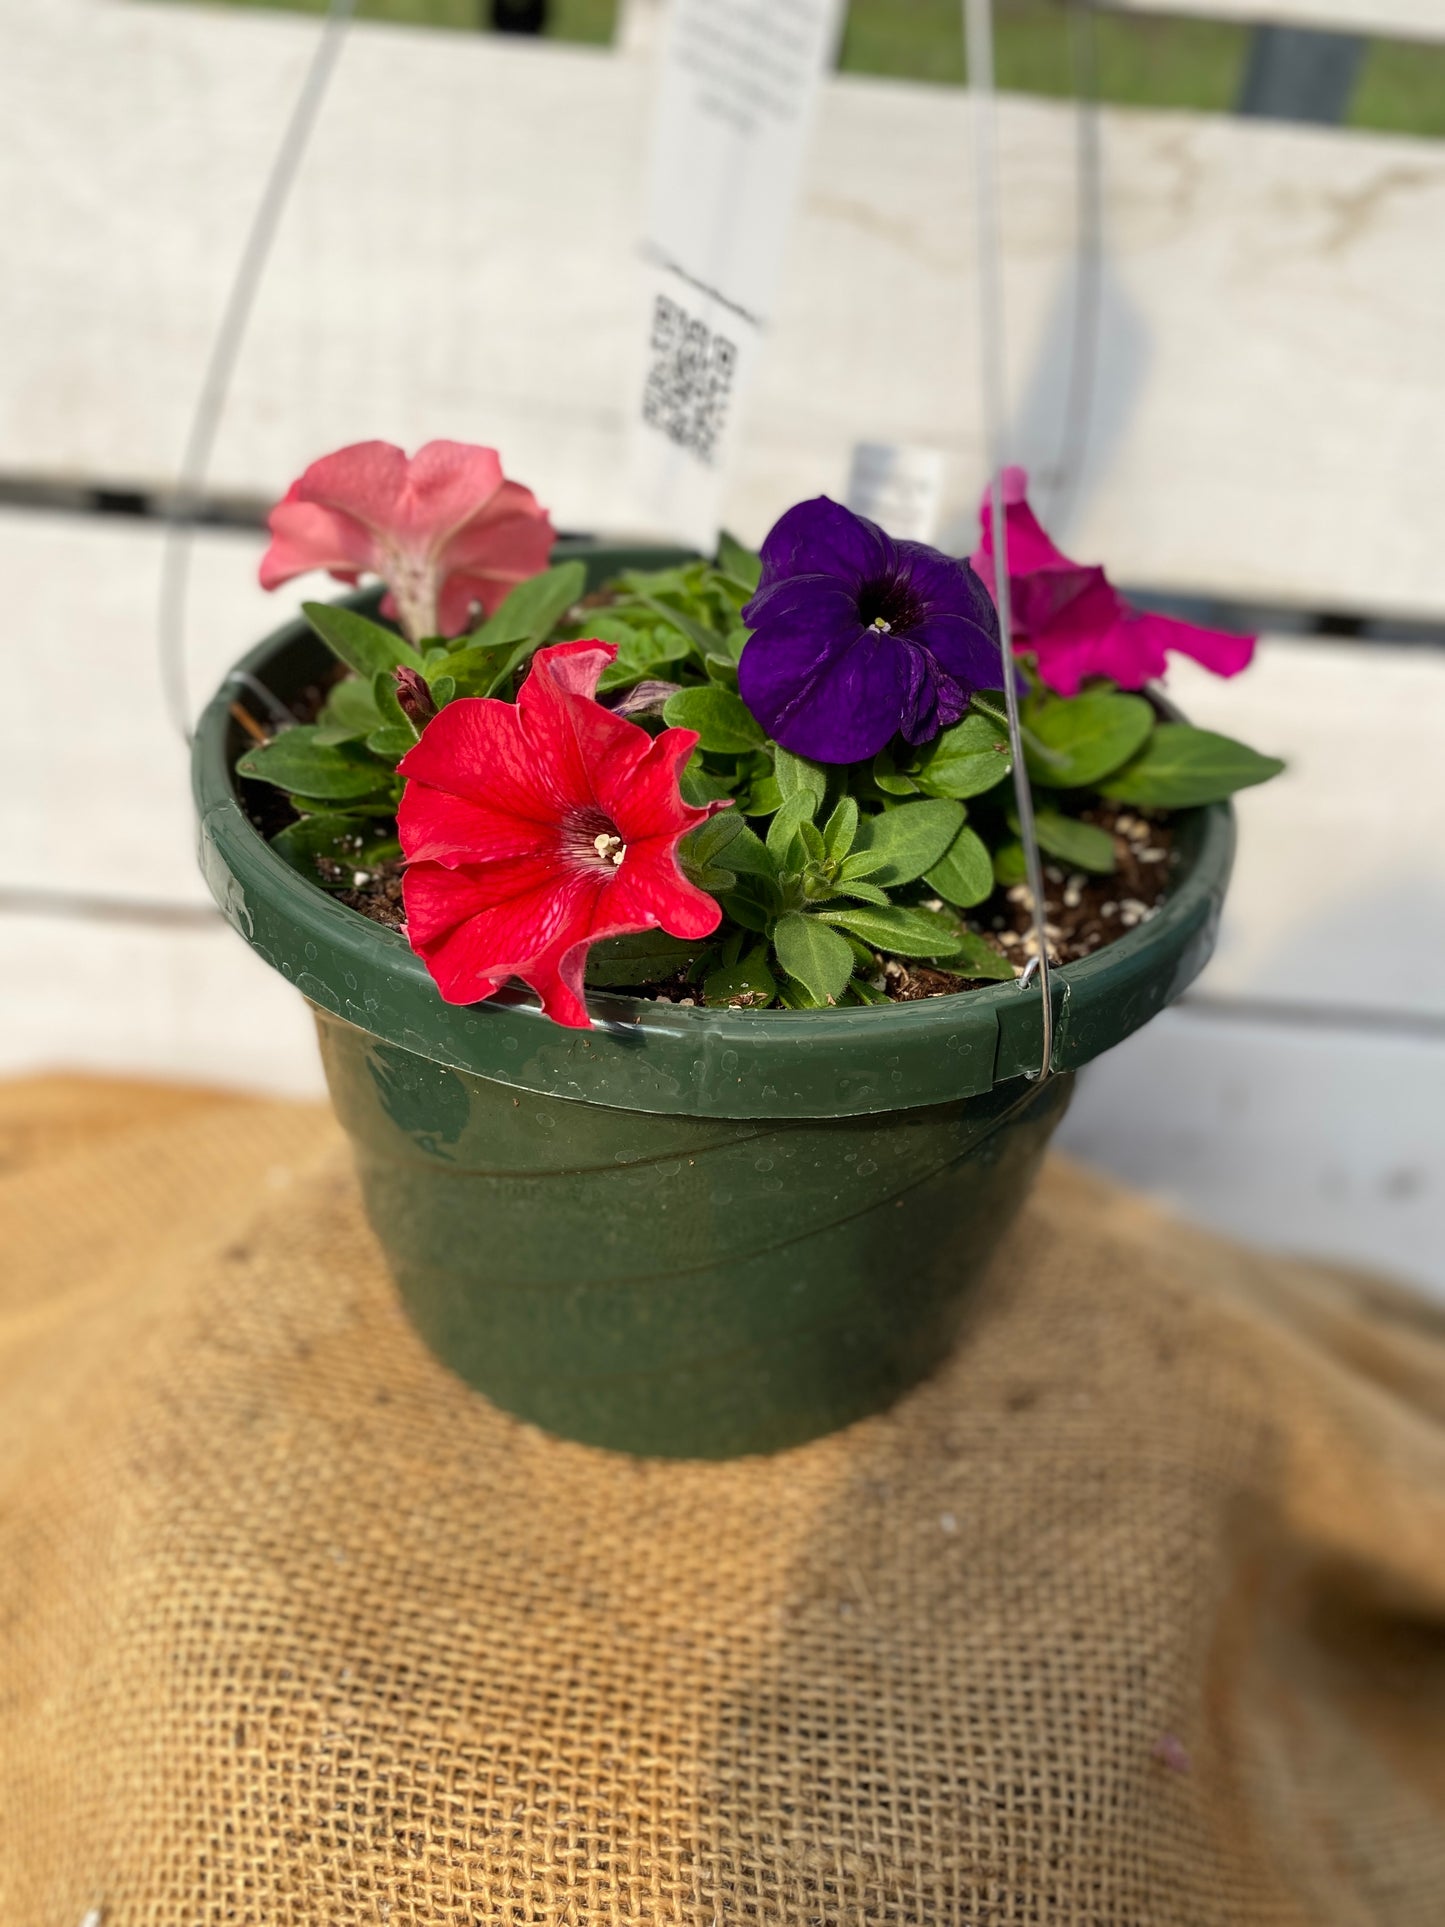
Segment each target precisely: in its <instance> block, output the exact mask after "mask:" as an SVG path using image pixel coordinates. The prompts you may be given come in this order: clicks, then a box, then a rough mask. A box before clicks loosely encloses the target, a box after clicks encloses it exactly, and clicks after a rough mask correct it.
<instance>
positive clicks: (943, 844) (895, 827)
mask: <svg viewBox="0 0 1445 1927" xmlns="http://www.w3.org/2000/svg"><path fill="white" fill-rule="evenodd" d="M962 828H963V808H962V805H961V804H958V803H954V802H948V801H944V800H940V799H930V800H927V801H919V802H917V803H900V804H899V806H898V808H897V809H893V810H885V811H884V812H883V814H882V815H881V816H870V817H865V818H864V819H863V821H862V822H861V823H860V824H859V825H858V842H857V846H856V847H857V849H858V850H860V851H866V852H867V854H868V855H870V856H874V857H882V858H883V865H882V867H881V868H879V869H874V870H873V871H872V872H871V874H872V877H873V880H874V881H875V882H876V883H881V884H882V885H883V887H884V889H890V888H891V887H892V886H893V885H895V884H898V883H911V882H912V881H913V879H914V878H915V877H921V876H922V875H923V873H924V872H925V871H926V870H930V869H932V867H933V865H934V864H935V863H937V862H938V860H939V858H940V857H941V856H942V855H943V853H944V851H945V850H946V849H947V848H948V846H949V844H950V843H952V841H953V839H954V838H955V837H956V836H957V835H958V833H959V831H960V830H961V829H962Z"/></svg>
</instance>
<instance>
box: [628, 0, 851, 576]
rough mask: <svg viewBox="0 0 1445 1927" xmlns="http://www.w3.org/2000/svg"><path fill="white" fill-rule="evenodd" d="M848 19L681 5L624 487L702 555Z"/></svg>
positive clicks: (729, 1) (821, 3) (668, 43)
mask: <svg viewBox="0 0 1445 1927" xmlns="http://www.w3.org/2000/svg"><path fill="white" fill-rule="evenodd" d="M841 26H842V0H673V5H672V9H671V17H670V20H669V22H668V28H667V33H666V38H665V40H664V44H663V50H662V55H661V59H660V62H659V76H658V90H657V104H656V108H655V121H654V126H653V138H652V157H651V171H650V178H649V185H648V194H647V211H646V219H645V227H644V234H643V259H644V264H645V271H644V276H643V282H644V298H645V304H646V305H645V310H644V314H643V316H642V317H641V320H640V327H639V334H640V336H641V339H642V344H643V350H644V355H643V360H644V367H643V371H642V375H641V380H640V386H639V392H638V393H637V394H636V395H635V398H634V402H633V407H634V415H633V420H632V424H631V459H630V462H629V471H630V483H631V488H630V493H631V496H632V503H633V509H634V513H635V514H636V515H637V517H638V518H639V520H640V522H641V525H642V526H644V527H645V528H647V529H649V530H650V531H654V532H656V533H658V534H666V535H671V536H674V537H676V538H677V539H678V540H681V541H685V542H689V543H693V544H695V545H696V546H697V547H699V548H701V549H704V550H707V551H709V552H710V551H711V548H712V546H713V544H714V542H715V541H716V539H717V533H718V528H719V522H720V516H721V508H722V498H723V490H724V487H725V485H726V481H727V475H728V470H729V467H730V464H731V461H732V456H733V451H734V448H735V446H736V441H737V435H738V429H739V423H740V417H741V409H742V398H743V394H744V391H745V389H746V387H747V383H748V379H749V377H750V375H751V373H752V369H753V367H754V364H755V362H756V358H757V355H758V353H759V351H760V349H761V346H762V342H763V337H764V335H765V333H766V330H767V326H768V320H769V317H770V314H771V311H772V305H773V299H774V295H775V291H776V289H777V285H778V279H779V276H780V273H781V270H782V264H783V258H784V255H785V252H786V249H787V243H788V235H789V230H790V228H791V226H792V220H793V213H794V209H795V207H796V203H797V198H798V188H799V184H800V180H801V176H802V167H803V157H804V153H805V150H806V146H807V140H808V134H809V129H810V126H811V122H812V116H813V109H814V107H815V105H816V101H817V94H818V84H819V82H820V80H821V79H822V76H823V74H824V73H825V72H827V71H828V69H829V68H830V67H831V66H832V64H833V61H834V57H835V54H836V50H837V44H838V35H839V32H840V30H841Z"/></svg>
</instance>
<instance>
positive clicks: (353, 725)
mask: <svg viewBox="0 0 1445 1927" xmlns="http://www.w3.org/2000/svg"><path fill="white" fill-rule="evenodd" d="M316 720H317V722H318V723H319V724H321V725H322V726H323V727H335V728H337V729H344V730H346V731H348V732H349V733H350V734H351V735H352V736H367V735H369V734H370V733H371V731H372V730H373V729H376V728H378V727H379V725H380V723H381V712H380V710H379V709H378V708H377V706H376V698H375V697H374V696H373V695H372V693H371V679H370V678H369V677H361V676H343V677H342V679H341V681H340V682H338V683H333V684H332V686H331V689H330V691H329V693H328V695H327V698H326V701H325V702H324V703H323V704H322V706H321V713H320V715H319V716H318V717H317V719H316ZM333 740H334V741H340V740H342V739H341V738H333Z"/></svg>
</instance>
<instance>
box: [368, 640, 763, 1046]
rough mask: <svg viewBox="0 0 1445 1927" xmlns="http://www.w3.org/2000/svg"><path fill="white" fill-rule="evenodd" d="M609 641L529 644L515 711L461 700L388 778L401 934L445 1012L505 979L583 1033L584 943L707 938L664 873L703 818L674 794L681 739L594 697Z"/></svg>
mask: <svg viewBox="0 0 1445 1927" xmlns="http://www.w3.org/2000/svg"><path fill="white" fill-rule="evenodd" d="M616 654H617V651H616V649H615V648H614V647H613V645H612V644H611V643H607V642H563V643H557V644H555V645H554V646H553V647H552V648H550V649H542V650H539V651H538V653H537V655H536V657H535V659H534V661H533V663H532V668H531V672H530V674H529V675H528V677H527V680H526V681H525V682H524V683H523V684H522V687H521V690H520V692H519V693H518V696H517V700H516V702H515V703H506V702H498V701H495V700H494V699H492V698H490V697H460V698H458V699H457V700H456V701H454V702H450V703H448V704H447V705H446V707H445V708H444V709H442V710H441V711H439V713H438V714H437V715H436V716H435V717H434V718H433V719H432V721H431V722H429V723H428V724H427V726H426V728H425V730H424V731H423V732H422V736H421V740H420V742H418V744H417V745H416V747H415V749H411V750H408V751H407V753H406V755H405V756H404V757H403V758H402V760H401V762H400V764H399V765H398V768H399V769H400V771H401V774H402V775H403V776H404V777H405V778H406V779H407V783H406V789H405V791H404V792H403V794H402V799H401V808H400V810H399V811H398V813H397V826H398V829H399V832H400V836H401V847H402V850H403V853H404V854H405V856H406V858H407V868H406V872H405V875H404V877H403V880H402V895H403V900H404V902H405V905H406V923H407V936H408V938H409V940H410V942H411V946H412V949H413V950H415V951H416V953H417V955H418V956H419V957H420V958H421V959H422V961H423V962H424V963H425V965H426V967H427V969H428V970H429V971H430V972H431V974H432V977H433V979H434V980H435V982H436V986H437V988H438V990H440V992H441V994H442V996H443V997H444V998H445V999H446V1000H447V1002H448V1003H451V1004H470V1003H475V1002H477V1001H479V1000H480V999H482V998H484V997H490V996H491V995H492V994H493V992H494V991H496V990H499V989H500V988H501V986H502V985H503V984H505V983H506V982H507V980H508V978H510V977H520V978H522V979H523V980H524V981H525V982H526V983H529V984H530V985H531V986H532V988H533V989H534V990H535V991H536V992H537V993H538V995H539V996H540V997H541V999H542V1008H543V1010H544V1011H545V1012H546V1013H547V1015H548V1016H549V1017H553V1018H555V1019H556V1020H557V1022H558V1023H560V1024H569V1025H572V1026H574V1027H575V1028H579V1029H585V1028H586V1026H587V1024H588V1021H589V1019H588V1016H587V1006H586V1004H585V1003H584V1002H583V991H582V977H583V971H584V970H585V968H586V963H587V951H588V947H589V945H591V944H594V943H596V942H598V941H599V940H600V939H602V938H604V937H620V936H625V935H626V934H628V933H629V932H631V931H641V930H658V929H661V930H666V931H667V932H668V933H669V934H670V935H672V936H674V937H684V938H701V937H707V936H711V934H712V932H713V931H714V930H715V929H716V928H717V926H718V923H719V922H720V920H721V918H722V908H721V906H720V904H719V903H718V902H717V900H716V898H714V897H710V896H708V895H707V893H706V892H705V891H703V890H699V889H698V888H696V886H695V885H693V884H691V883H689V882H688V881H687V879H686V878H685V877H684V876H683V874H682V871H681V870H680V869H679V868H678V861H677V845H678V840H679V838H681V837H683V836H685V835H686V834H687V832H688V831H689V830H691V829H693V828H695V827H696V825H697V824H699V823H701V822H702V821H703V820H704V819H705V818H706V817H708V816H710V815H712V813H713V811H714V810H717V809H721V808H725V807H726V805H724V804H719V803H714V804H710V805H709V806H708V807H707V808H705V809H694V808H692V807H691V806H690V805H689V804H687V803H684V802H683V800H682V795H681V792H680V790H679V788H678V773H679V771H680V769H681V767H682V765H683V764H684V763H685V762H686V761H687V759H688V757H689V756H690V755H691V753H692V751H693V748H694V746H695V745H696V743H697V734H696V732H695V731H693V730H690V729H664V730H663V731H662V733H661V734H660V735H658V736H656V737H653V736H650V735H649V734H648V732H647V731H646V730H645V729H643V728H642V726H641V724H639V723H632V722H628V721H627V720H626V719H625V718H624V717H621V716H617V715H614V714H613V712H612V711H611V710H609V709H605V708H604V707H603V705H602V704H601V703H599V702H598V701H596V699H595V694H594V692H595V691H596V688H597V680H598V677H599V676H601V674H602V672H603V670H604V669H605V668H606V667H607V665H608V664H609V663H610V662H611V661H612V660H613V659H614V658H615V656H616Z"/></svg>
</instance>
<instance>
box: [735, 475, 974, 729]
mask: <svg viewBox="0 0 1445 1927" xmlns="http://www.w3.org/2000/svg"><path fill="white" fill-rule="evenodd" d="M762 563H763V572H762V578H761V580H760V581H759V583H758V590H757V594H756V595H754V597H753V599H752V601H751V602H749V603H748V605H747V607H746V608H745V609H744V610H743V612H742V615H743V621H744V622H745V623H747V625H748V626H749V628H750V629H751V630H752V632H753V633H752V635H751V636H750V637H749V639H748V641H747V644H746V646H745V647H744V649H743V653H742V657H741V660H740V661H739V664H738V689H739V691H740V692H741V695H742V699H743V701H744V702H745V703H746V704H747V706H748V708H749V709H750V710H751V711H752V712H753V714H754V716H756V717H757V719H758V721H759V722H760V723H761V724H762V726H763V728H764V729H765V730H766V731H767V732H768V734H769V735H770V736H771V737H772V738H773V740H774V742H778V743H781V744H782V746H783V748H784V749H790V750H792V751H793V753H794V755H796V756H807V757H811V758H812V760H813V761H814V762H818V763H856V762H861V761H862V760H863V758H865V757H868V756H875V755H876V754H877V753H878V751H879V750H880V749H882V748H883V747H884V745H885V744H887V743H888V742H890V741H891V740H892V739H893V737H894V736H896V735H898V734H899V733H900V732H901V733H902V735H903V736H904V737H905V738H906V739H907V740H908V741H909V742H910V743H926V742H929V741H930V740H931V739H932V738H933V737H935V736H936V735H937V734H938V732H939V731H940V730H941V729H946V728H947V727H948V725H949V724H950V723H956V722H957V721H958V719H959V718H960V716H962V715H963V712H964V711H965V710H966V709H967V708H968V700H969V697H970V696H971V695H972V694H973V692H974V691H975V690H976V689H997V688H998V687H999V686H1000V685H1001V683H1002V681H1003V670H1002V666H1001V664H1000V661H999V641H998V618H997V616H996V615H995V613H994V608H993V604H992V602H990V600H989V598H988V594H987V592H986V591H985V589H984V587H983V584H982V583H981V582H980V581H979V579H978V577H977V576H976V575H975V574H974V572H973V570H972V569H971V568H970V567H969V565H968V563H966V562H962V561H958V560H956V559H955V558H954V557H952V556H947V555H944V554H942V553H941V552H940V551H939V550H938V549H930V548H928V547H927V546H926V545H925V544H924V543H922V542H896V541H894V539H893V538H892V536H889V535H885V534H884V532H883V530H882V529H880V528H879V527H878V526H877V524H876V523H873V522H868V521H865V520H864V518H863V517H862V516H861V515H854V514H853V512H852V510H851V509H846V508H844V507H843V506H842V505H841V504H840V503H838V502H832V501H830V500H829V499H828V497H827V496H826V495H820V496H818V497H817V498H816V499H815V500H813V501H811V502H799V503H798V504H797V506H796V507H795V508H790V509H789V510H788V512H787V513H786V515H784V516H782V517H781V518H780V519H779V520H778V521H777V522H775V523H774V525H773V527H772V529H771V530H770V532H769V534H768V537H767V540H766V541H765V542H764V543H763V548H762Z"/></svg>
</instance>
